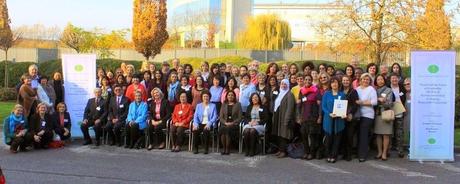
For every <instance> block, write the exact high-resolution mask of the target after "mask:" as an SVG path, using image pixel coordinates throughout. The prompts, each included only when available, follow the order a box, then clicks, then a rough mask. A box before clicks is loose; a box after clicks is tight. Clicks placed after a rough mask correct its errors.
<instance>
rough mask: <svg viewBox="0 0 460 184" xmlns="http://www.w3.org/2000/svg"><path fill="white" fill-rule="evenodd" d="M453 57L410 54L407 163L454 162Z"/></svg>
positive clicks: (434, 53)
mask: <svg viewBox="0 0 460 184" xmlns="http://www.w3.org/2000/svg"><path fill="white" fill-rule="evenodd" d="M455 55H456V53H455V52H453V51H413V52H412V53H411V89H412V90H411V97H412V99H411V117H410V118H411V124H410V127H411V128H410V130H411V132H410V157H409V158H410V160H413V161H454V113H455Z"/></svg>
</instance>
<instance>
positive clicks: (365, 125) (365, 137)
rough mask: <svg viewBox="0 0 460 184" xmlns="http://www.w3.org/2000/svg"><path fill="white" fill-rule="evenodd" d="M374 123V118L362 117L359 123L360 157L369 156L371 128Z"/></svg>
mask: <svg viewBox="0 0 460 184" xmlns="http://www.w3.org/2000/svg"><path fill="white" fill-rule="evenodd" d="M373 123H374V119H370V118H366V117H361V121H360V123H359V147H358V157H359V159H366V158H367V153H368V152H369V130H370V128H371V126H372V124H373Z"/></svg>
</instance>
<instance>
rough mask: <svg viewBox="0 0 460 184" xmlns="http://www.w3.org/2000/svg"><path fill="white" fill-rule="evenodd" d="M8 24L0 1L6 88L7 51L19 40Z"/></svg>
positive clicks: (0, 27)
mask: <svg viewBox="0 0 460 184" xmlns="http://www.w3.org/2000/svg"><path fill="white" fill-rule="evenodd" d="M10 22H11V21H10V18H9V17H8V8H7V6H6V0H0V49H1V50H3V51H5V71H4V74H5V80H4V81H5V85H4V86H5V87H7V86H8V62H7V60H8V50H9V49H10V48H11V47H13V46H14V44H15V43H16V42H17V40H18V39H19V36H18V35H17V34H16V35H15V34H13V31H11V27H10Z"/></svg>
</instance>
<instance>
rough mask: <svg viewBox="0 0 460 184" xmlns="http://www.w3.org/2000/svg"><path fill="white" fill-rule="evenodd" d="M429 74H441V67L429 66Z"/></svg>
mask: <svg viewBox="0 0 460 184" xmlns="http://www.w3.org/2000/svg"><path fill="white" fill-rule="evenodd" d="M428 72H430V73H433V74H435V73H438V72H439V66H438V65H430V66H428Z"/></svg>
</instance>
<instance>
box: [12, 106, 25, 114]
mask: <svg viewBox="0 0 460 184" xmlns="http://www.w3.org/2000/svg"><path fill="white" fill-rule="evenodd" d="M17 109H22V110H24V106H22V105H21V104H16V105H14V107H13V110H11V112H14V111H15V110H17Z"/></svg>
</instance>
